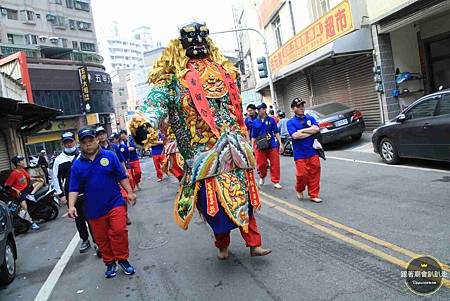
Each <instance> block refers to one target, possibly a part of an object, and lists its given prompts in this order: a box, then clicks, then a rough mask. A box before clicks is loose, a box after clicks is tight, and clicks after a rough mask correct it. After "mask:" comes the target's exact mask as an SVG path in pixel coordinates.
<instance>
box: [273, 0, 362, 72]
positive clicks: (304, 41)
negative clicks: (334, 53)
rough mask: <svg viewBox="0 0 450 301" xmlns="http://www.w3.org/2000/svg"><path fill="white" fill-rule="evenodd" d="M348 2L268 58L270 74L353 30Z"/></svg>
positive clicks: (339, 5) (335, 8)
mask: <svg viewBox="0 0 450 301" xmlns="http://www.w3.org/2000/svg"><path fill="white" fill-rule="evenodd" d="M354 29H355V28H354V26H353V19H352V11H351V8H350V4H349V2H348V0H346V1H343V2H341V3H340V4H338V5H337V6H335V7H334V8H333V9H331V10H330V11H329V12H328V13H327V14H326V15H324V16H323V17H321V18H320V19H318V20H317V21H315V22H314V23H312V24H311V25H309V26H308V27H307V28H305V29H304V30H302V31H301V32H299V33H298V34H297V35H295V36H294V37H293V38H291V39H290V40H289V41H287V42H286V43H285V44H284V45H283V46H282V47H281V48H279V49H278V50H277V51H275V52H274V53H273V54H272V55H271V56H270V57H269V64H270V68H271V70H272V72H274V71H277V70H280V69H281V68H283V67H284V66H287V65H289V64H290V63H292V62H294V61H296V60H298V59H299V58H301V57H303V56H305V55H307V54H309V53H311V52H313V51H314V50H316V49H318V48H320V47H322V46H324V45H326V44H328V43H329V42H331V41H334V40H336V39H337V38H339V37H341V36H343V35H345V34H347V33H350V32H352V31H353V30H354Z"/></svg>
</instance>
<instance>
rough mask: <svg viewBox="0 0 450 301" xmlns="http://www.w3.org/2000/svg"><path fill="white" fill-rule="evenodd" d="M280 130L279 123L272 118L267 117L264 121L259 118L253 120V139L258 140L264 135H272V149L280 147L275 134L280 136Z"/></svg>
mask: <svg viewBox="0 0 450 301" xmlns="http://www.w3.org/2000/svg"><path fill="white" fill-rule="evenodd" d="M279 132H280V130H279V129H278V126H277V123H276V122H275V119H273V118H272V117H270V116H266V118H264V120H261V119H260V118H259V117H258V118H255V119H253V122H252V134H251V136H250V137H251V138H255V139H256V138H258V137H260V136H262V135H267V134H269V135H270V144H271V145H272V148H277V147H279V145H278V141H277V139H275V134H278V133H279Z"/></svg>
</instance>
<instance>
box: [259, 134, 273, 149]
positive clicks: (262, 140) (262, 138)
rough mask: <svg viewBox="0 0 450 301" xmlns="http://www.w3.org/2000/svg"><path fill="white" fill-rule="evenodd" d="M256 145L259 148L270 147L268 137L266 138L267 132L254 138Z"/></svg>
mask: <svg viewBox="0 0 450 301" xmlns="http://www.w3.org/2000/svg"><path fill="white" fill-rule="evenodd" d="M256 147H257V148H258V149H259V150H267V149H271V148H272V143H270V139H268V138H267V134H264V135H261V136H259V137H257V138H256Z"/></svg>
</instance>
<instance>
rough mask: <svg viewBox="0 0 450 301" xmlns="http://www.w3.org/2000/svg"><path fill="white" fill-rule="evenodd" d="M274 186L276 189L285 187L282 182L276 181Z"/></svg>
mask: <svg viewBox="0 0 450 301" xmlns="http://www.w3.org/2000/svg"><path fill="white" fill-rule="evenodd" d="M273 187H274V188H275V189H281V188H283V186H281V185H280V183H275V184H273Z"/></svg>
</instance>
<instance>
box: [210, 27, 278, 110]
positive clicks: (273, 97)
mask: <svg viewBox="0 0 450 301" xmlns="http://www.w3.org/2000/svg"><path fill="white" fill-rule="evenodd" d="M240 31H254V32H256V33H257V34H259V36H260V37H261V38H262V39H263V45H264V56H265V58H266V62H267V77H268V79H269V88H270V97H271V98H272V100H273V105H274V108H275V111H278V101H277V96H276V94H275V89H274V87H273V81H272V71H271V70H270V64H269V48H267V41H266V37H265V36H264V34H263V33H262V32H260V31H259V30H257V29H254V28H250V27H245V28H236V29H230V30H224V31H217V32H213V33H210V35H213V34H221V33H230V32H240Z"/></svg>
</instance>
